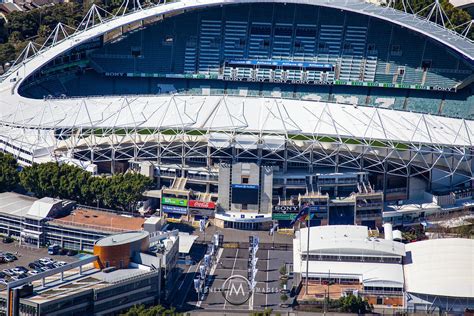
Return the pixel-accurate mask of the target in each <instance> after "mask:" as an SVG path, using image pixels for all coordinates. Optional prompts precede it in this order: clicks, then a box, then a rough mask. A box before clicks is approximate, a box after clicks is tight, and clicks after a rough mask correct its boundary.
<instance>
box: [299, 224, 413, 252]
mask: <svg viewBox="0 0 474 316" xmlns="http://www.w3.org/2000/svg"><path fill="white" fill-rule="evenodd" d="M310 229H311V231H310V244H309V251H310V253H322V254H340V255H381V256H404V255H405V245H404V244H402V243H400V242H396V241H393V240H386V239H378V238H369V231H368V228H367V226H355V225H328V226H316V227H311V228H310ZM307 236H308V228H302V229H300V232H299V238H300V240H301V246H300V251H301V252H304V253H306V249H307V244H306V241H307V240H308V238H307Z"/></svg>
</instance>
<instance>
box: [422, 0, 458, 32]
mask: <svg viewBox="0 0 474 316" xmlns="http://www.w3.org/2000/svg"><path fill="white" fill-rule="evenodd" d="M428 10H429V13H428V15H427V16H426V20H428V21H432V19H434V22H435V23H437V24H440V22H441V25H442V26H443V27H444V28H448V27H450V28H452V29H454V28H455V27H454V25H453V24H452V23H451V20H450V19H449V17H448V15H447V14H446V12H445V11H444V9H443V7H442V6H441V2H440V0H435V1H434V2H433V3H432V4H430V5H428V6H426V7H424V8H423V9H421V10H420V11H418V12H416V13H415V15H418V16H419V17H423V16H422V15H421V13H422V12H426V11H428Z"/></svg>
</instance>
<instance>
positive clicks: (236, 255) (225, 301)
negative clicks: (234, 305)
mask: <svg viewBox="0 0 474 316" xmlns="http://www.w3.org/2000/svg"><path fill="white" fill-rule="evenodd" d="M238 256H239V248H237V252H236V253H235V258H234V264H233V265H232V272H231V274H230V275H234V269H235V263H236V262H237V257H238ZM226 305H227V300H224V310H225V306H226Z"/></svg>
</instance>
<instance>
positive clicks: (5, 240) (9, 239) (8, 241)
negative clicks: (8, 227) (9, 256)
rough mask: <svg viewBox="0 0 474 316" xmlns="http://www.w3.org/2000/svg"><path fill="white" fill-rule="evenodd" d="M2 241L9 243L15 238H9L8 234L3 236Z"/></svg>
mask: <svg viewBox="0 0 474 316" xmlns="http://www.w3.org/2000/svg"><path fill="white" fill-rule="evenodd" d="M2 241H3V243H4V244H10V243H12V242H13V241H15V240H14V239H13V238H11V237H10V236H5V237H3V239H2Z"/></svg>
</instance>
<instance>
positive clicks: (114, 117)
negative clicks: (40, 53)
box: [0, 95, 474, 148]
mask: <svg viewBox="0 0 474 316" xmlns="http://www.w3.org/2000/svg"><path fill="white" fill-rule="evenodd" d="M10 104H11V102H10V100H9V98H7V99H6V100H2V101H0V108H1V109H2V113H1V114H0V122H3V123H4V124H5V125H7V124H8V125H11V126H12V127H25V128H26V129H25V130H23V132H22V133H23V135H24V137H28V138H29V139H30V138H31V139H33V138H34V136H35V135H36V137H37V139H38V133H37V132H36V131H35V130H34V129H35V128H38V129H55V128H71V127H75V128H83V129H84V128H85V129H87V128H93V129H103V130H109V129H116V130H122V131H123V129H124V128H130V129H136V130H141V129H143V130H145V129H149V130H151V131H155V130H175V131H177V133H178V132H179V131H186V130H188V131H189V130H199V131H202V132H204V134H206V133H207V136H205V137H208V140H209V141H210V143H215V144H214V145H215V146H216V147H219V146H220V145H222V144H220V143H223V142H224V143H229V142H232V141H234V142H236V143H237V144H238V145H239V146H242V147H245V148H248V147H249V146H250V147H252V146H254V147H256V146H257V143H256V142H257V139H256V137H258V136H262V138H263V139H264V140H265V139H266V138H268V144H267V141H266V140H265V141H264V146H266V145H268V146H269V147H271V148H273V147H275V146H276V147H278V144H280V143H282V142H276V139H275V135H280V136H281V137H286V136H299V135H306V136H308V137H314V136H333V137H335V138H341V139H357V140H370V141H376V140H379V141H383V142H393V146H397V144H396V143H397V142H401V143H409V144H427V145H446V146H468V147H469V146H472V145H473V140H474V137H473V136H472V135H474V121H471V120H461V119H454V118H447V117H441V116H433V115H429V114H419V113H411V112H403V111H395V110H390V109H382V108H375V107H361V106H359V107H357V106H353V105H343V104H335V103H327V102H322V101H305V100H289V99H274V98H256V97H240V96H190V95H186V96H185V95H182V96H181V95H179V96H176V95H175V96H169V95H162V96H143V97H136V98H131V99H128V98H122V97H103V98H87V99H60V100H29V101H28V104H25V103H23V104H20V105H18V106H17V107H12V106H10ZM229 132H231V133H234V132H235V133H240V134H242V133H245V134H247V135H241V137H240V138H239V137H237V138H235V137H234V136H233V135H230V134H229ZM30 134H31V135H30ZM51 134H53V131H51ZM109 135H110V134H109ZM90 137H95V138H97V139H95V142H94V143H96V144H99V143H100V141H99V140H100V138H104V139H103V142H104V144H107V142H108V141H107V138H106V137H101V136H100V135H98V134H94V135H90ZM126 137H128V138H130V141H134V140H135V141H139V140H136V139H134V137H142V138H143V137H146V136H145V135H143V134H142V135H133V133H130V134H127V136H126ZM42 139H45V140H46V138H45V137H44V135H43V137H42ZM52 139H54V137H53V136H52V135H51V136H50V137H49V140H48V141H47V142H48V143H49V142H51V140H52ZM216 139H217V140H218V141H216ZM304 140H305V139H302V141H304ZM15 141H19V142H21V139H15ZM68 141H69V142H74V146H75V147H77V146H80V145H81V143H84V142H85V143H87V142H90V141H89V140H87V138H84V135H83V136H81V138H78V139H75V137H71V139H68V140H66V141H65V142H68ZM219 144H220V145H219ZM211 145H212V144H211ZM354 146H357V144H355V145H354Z"/></svg>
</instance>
